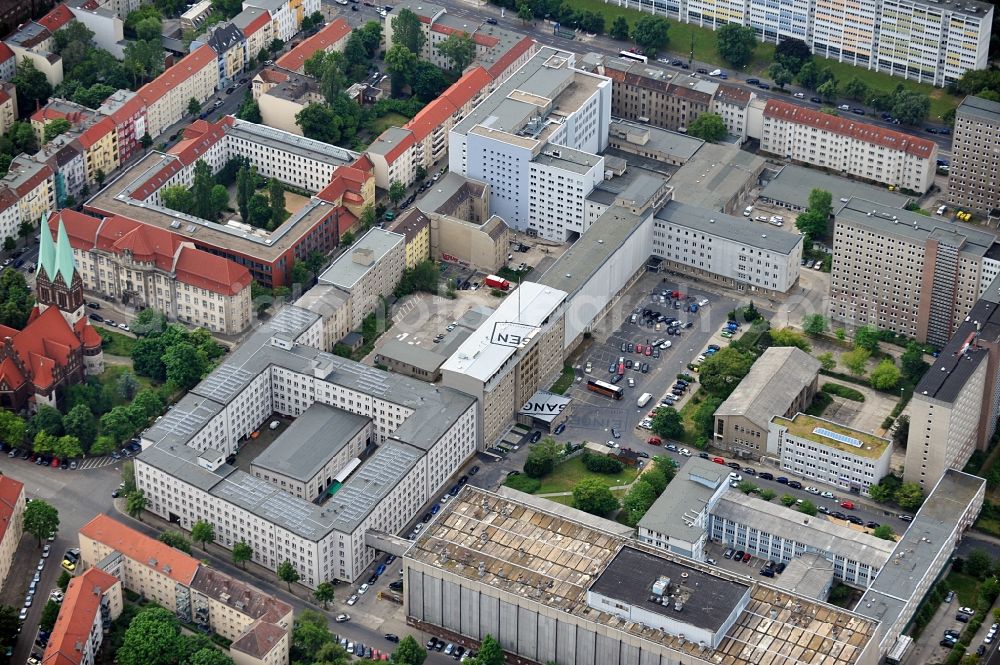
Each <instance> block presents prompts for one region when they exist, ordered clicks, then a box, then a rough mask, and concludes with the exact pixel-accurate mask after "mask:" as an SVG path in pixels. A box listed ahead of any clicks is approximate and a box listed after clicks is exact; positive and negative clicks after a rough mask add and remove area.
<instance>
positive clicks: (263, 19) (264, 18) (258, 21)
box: [243, 11, 271, 57]
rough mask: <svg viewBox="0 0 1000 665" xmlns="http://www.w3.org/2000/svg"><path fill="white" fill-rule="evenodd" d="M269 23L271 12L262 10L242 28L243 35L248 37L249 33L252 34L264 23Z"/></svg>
mask: <svg viewBox="0 0 1000 665" xmlns="http://www.w3.org/2000/svg"><path fill="white" fill-rule="evenodd" d="M270 23H271V13H270V12H268V11H264V12H263V13H262V14H260V15H259V16H257V18H255V19H254V20H252V21H250V23H249V24H247V27H246V28H245V29H244V30H243V36H244V37H249V36H250V35H252V34H254V33H255V32H257V31H258V30H260V29H261V28H263V27H264V26H265V25H270ZM254 57H256V56H254Z"/></svg>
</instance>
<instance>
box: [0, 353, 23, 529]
mask: <svg viewBox="0 0 1000 665" xmlns="http://www.w3.org/2000/svg"><path fill="white" fill-rule="evenodd" d="M4 362H5V363H8V362H11V360H10V358H8V359H6V360H5V361H4ZM12 364H13V363H12ZM22 492H24V483H22V482H21V481H19V480H14V479H13V478H11V477H10V476H0V540H3V537H4V535H5V534H6V533H7V527H9V526H10V525H11V524H16V522H14V521H13V520H15V519H17V520H19V519H21V516H20V515H15V514H14V511H15V510H17V507H18V506H17V502H18V501H19V500H20V498H21V493H22Z"/></svg>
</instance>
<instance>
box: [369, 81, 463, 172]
mask: <svg viewBox="0 0 1000 665" xmlns="http://www.w3.org/2000/svg"><path fill="white" fill-rule="evenodd" d="M457 110H458V108H456V107H455V105H454V104H453V103H452V102H451V100H450V99H449V98H448V93H447V92H445V93H443V94H442V95H441V96H440V97H438V98H437V99H435V100H434V101H432V102H431V103H430V104H428V105H427V106H425V107H424V108H422V109H420V112H419V113H417V114H416V115H415V116H413V118H411V119H410V121H409V122H407V123H406V124H405V125H404V126H403V129H408V130H410V131H411V132H413V138H414V139H415V140H416V141H423V140H424V139H425V138H427V137H428V136H430V134H431V132H433V131H434V130H435V129H437V128H438V127H440V126H441V125H442V124H444V121H445V120H447V119H448V117H449V116H451V114H453V113H454V112H455V111H457ZM388 158H389V157H388V155H386V159H388Z"/></svg>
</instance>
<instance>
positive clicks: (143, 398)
mask: <svg viewBox="0 0 1000 665" xmlns="http://www.w3.org/2000/svg"><path fill="white" fill-rule="evenodd" d="M132 406H133V407H138V408H139V409H140V410H141V411H142V415H143V417H144V418H145V419H146V420H148V419H149V418H152V417H153V416H158V415H160V414H161V413H163V400H162V399H160V396H159V395H157V394H156V391H155V390H152V389H151V388H146V389H145V390H141V391H139V393H138V394H137V395H136V396H135V399H134V400H132Z"/></svg>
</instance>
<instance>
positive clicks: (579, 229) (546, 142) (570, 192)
mask: <svg viewBox="0 0 1000 665" xmlns="http://www.w3.org/2000/svg"><path fill="white" fill-rule="evenodd" d="M575 57H576V56H575V55H574V54H572V53H569V52H566V51H557V50H555V49H552V48H543V49H540V50H539V51H538V53H536V54H535V55H534V56H533V57H532V58H531V60H529V61H528V62H527V64H525V65H524V66H523V67H522V68H521V69H519V70H518V71H517V72H516V73H514V75H513V76H511V77H510V78H509V79H507V80H506V81H505V82H504V83H503V84H501V85H500V86H499V87H497V88H496V89H495V90H494V91H493V93H492V94H491V95H490V96H489V97H487V98H486V99H485V100H483V102H481V103H480V104H479V106H477V107H476V108H475V109H473V111H472V112H471V113H470V114H469V115H468V116H466V117H465V118H464V119H463V120H462V121H461V122H460V123H458V124H457V125H456V126H455V127H454V128H453V129H452V130H451V132H450V133H449V140H448V143H449V153H448V160H449V169H450V170H451V171H455V172H456V173H459V174H460V175H462V176H464V177H468V178H474V179H476V180H480V181H483V182H487V183H489V184H490V185H491V186H492V189H491V199H490V201H491V208H492V211H493V212H494V213H495V214H497V215H499V216H500V217H502V218H503V219H504V220H505V221H506V222H507V223H508V225H510V226H511V227H512V228H516V229H519V230H522V231H525V232H527V233H528V234H529V235H538V236H540V237H543V238H546V239H549V240H555V241H558V242H563V241H566V240H568V239H570V238H572V237H574V236H573V234H580V233H583V232H584V231H586V226H587V224H586V214H585V211H586V197H587V195H588V194H589V193H590V190H592V189H593V187H594V185H595V184H596V183H597V182H599V181H600V180H601V179H602V178H603V172H604V158H603V157H600V156H599V155H598V153H600V152H601V151H602V150H604V149H605V148H606V147H607V145H608V126H609V124H610V122H611V80H610V79H608V78H606V77H604V76H599V75H596V74H589V73H586V72H583V71H580V70H578V69H576V68H575V66H574V64H575ZM553 197H555V199H554V200H553Z"/></svg>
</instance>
